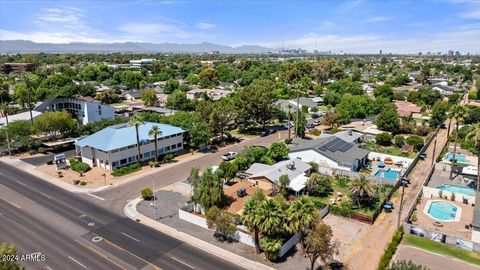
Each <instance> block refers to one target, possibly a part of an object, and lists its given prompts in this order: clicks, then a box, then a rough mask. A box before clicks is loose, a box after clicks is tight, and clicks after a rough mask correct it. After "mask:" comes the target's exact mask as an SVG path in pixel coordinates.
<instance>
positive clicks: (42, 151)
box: [37, 147, 47, 154]
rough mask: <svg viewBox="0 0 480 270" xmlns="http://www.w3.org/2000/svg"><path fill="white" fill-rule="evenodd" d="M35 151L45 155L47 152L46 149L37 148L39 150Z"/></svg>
mask: <svg viewBox="0 0 480 270" xmlns="http://www.w3.org/2000/svg"><path fill="white" fill-rule="evenodd" d="M37 151H38V153H40V154H45V153H46V152H47V148H44V147H39V148H38V149H37Z"/></svg>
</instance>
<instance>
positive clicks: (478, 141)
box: [466, 123, 480, 191]
mask: <svg viewBox="0 0 480 270" xmlns="http://www.w3.org/2000/svg"><path fill="white" fill-rule="evenodd" d="M466 139H468V140H473V141H475V149H476V152H477V190H478V191H480V124H478V123H477V124H475V125H473V126H472V129H471V130H470V132H469V133H468V134H467V137H466Z"/></svg>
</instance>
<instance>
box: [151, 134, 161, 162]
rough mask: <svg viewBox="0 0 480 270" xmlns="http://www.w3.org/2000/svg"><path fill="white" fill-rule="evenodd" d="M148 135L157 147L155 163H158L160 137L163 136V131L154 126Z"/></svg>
mask: <svg viewBox="0 0 480 270" xmlns="http://www.w3.org/2000/svg"><path fill="white" fill-rule="evenodd" d="M148 135H149V136H150V137H153V140H154V142H153V143H154V145H155V162H158V136H162V131H161V130H160V127H159V126H153V127H152V128H151V129H150V131H148Z"/></svg>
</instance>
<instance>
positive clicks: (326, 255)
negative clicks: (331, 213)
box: [305, 222, 338, 270]
mask: <svg viewBox="0 0 480 270" xmlns="http://www.w3.org/2000/svg"><path fill="white" fill-rule="evenodd" d="M305 244H306V247H305V250H306V253H307V255H308V258H309V259H310V269H311V270H314V268H315V262H316V261H317V259H320V261H321V262H322V263H323V264H326V263H328V262H329V261H331V260H332V259H333V256H334V255H336V254H338V242H337V241H334V240H333V232H332V229H331V228H330V226H328V225H327V224H325V223H323V222H322V223H320V224H317V225H316V226H315V227H314V229H313V230H310V232H309V233H308V236H307V237H306V239H305Z"/></svg>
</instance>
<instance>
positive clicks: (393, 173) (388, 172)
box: [375, 169, 400, 180]
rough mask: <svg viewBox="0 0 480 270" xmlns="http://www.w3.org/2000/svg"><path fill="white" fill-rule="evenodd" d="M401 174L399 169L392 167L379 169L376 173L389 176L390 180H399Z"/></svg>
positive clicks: (376, 174) (378, 175)
mask: <svg viewBox="0 0 480 270" xmlns="http://www.w3.org/2000/svg"><path fill="white" fill-rule="evenodd" d="M399 175H400V172H399V171H395V170H392V169H388V170H378V171H377V172H376V173H375V176H377V177H383V178H387V179H390V180H397V178H398V176H399Z"/></svg>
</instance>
